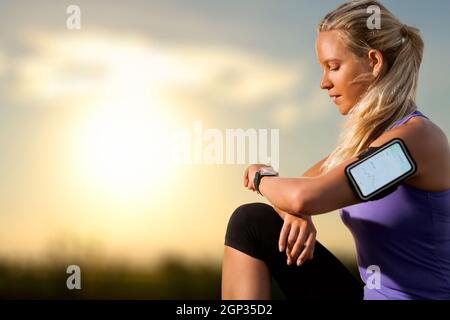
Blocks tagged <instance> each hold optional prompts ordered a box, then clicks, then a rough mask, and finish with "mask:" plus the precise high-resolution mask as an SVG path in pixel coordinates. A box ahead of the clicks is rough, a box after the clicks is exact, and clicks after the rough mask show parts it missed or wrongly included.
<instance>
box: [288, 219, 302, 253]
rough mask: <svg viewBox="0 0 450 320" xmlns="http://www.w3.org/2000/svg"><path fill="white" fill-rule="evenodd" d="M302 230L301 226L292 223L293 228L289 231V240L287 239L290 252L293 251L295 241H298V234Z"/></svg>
mask: <svg viewBox="0 0 450 320" xmlns="http://www.w3.org/2000/svg"><path fill="white" fill-rule="evenodd" d="M299 232H300V227H299V226H297V225H291V230H290V231H289V236H288V241H287V247H288V248H289V252H290V253H292V248H293V247H294V245H295V242H296V241H297V238H298V234H299Z"/></svg>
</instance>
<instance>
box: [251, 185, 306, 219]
mask: <svg viewBox="0 0 450 320" xmlns="http://www.w3.org/2000/svg"><path fill="white" fill-rule="evenodd" d="M308 179H310V178H302V179H300V178H280V177H265V178H263V179H261V182H260V185H259V191H260V192H261V194H262V195H263V196H264V197H265V198H266V199H267V200H268V201H269V202H270V204H271V205H273V206H274V207H277V208H279V209H281V210H282V211H284V212H288V213H290V214H294V215H298V214H299V213H300V212H302V209H303V207H302V201H301V200H302V199H303V197H304V196H305V195H306V194H305V192H303V191H300V188H301V187H302V185H303V184H304V183H305V182H306V181H303V180H308ZM302 189H303V188H302ZM299 195H302V197H300V196H299Z"/></svg>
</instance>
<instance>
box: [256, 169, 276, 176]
mask: <svg viewBox="0 0 450 320" xmlns="http://www.w3.org/2000/svg"><path fill="white" fill-rule="evenodd" d="M259 172H260V173H261V174H262V175H274V176H275V175H278V172H276V171H275V170H274V169H273V168H272V167H262V168H261V169H259Z"/></svg>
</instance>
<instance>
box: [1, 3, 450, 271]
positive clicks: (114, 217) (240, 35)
mask: <svg viewBox="0 0 450 320" xmlns="http://www.w3.org/2000/svg"><path fill="white" fill-rule="evenodd" d="M340 3H342V2H341V1H331V0H326V1H325V0H322V1H299V0H296V1H274V0H272V1H256V0H252V1H234V0H233V1H215V0H208V1H206V0H203V1H200V0H197V1H194V0H191V1H186V0H184V1H127V2H126V3H125V2H124V1H112V0H110V1H100V0H95V1H93V0H90V1H45V0H37V1H20V0H19V1H1V2H0V150H2V153H1V157H0V177H1V179H0V255H2V256H6V257H9V258H13V259H41V258H45V257H46V256H47V255H48V252H50V251H52V250H53V251H57V252H59V253H60V254H74V253H75V254H77V253H80V254H82V253H83V252H85V251H86V250H95V251H96V252H97V253H98V254H102V255H104V256H105V257H112V258H115V259H124V260H125V261H129V262H130V263H134V262H136V263H140V262H149V261H154V260H157V259H158V257H160V256H161V255H162V254H167V253H173V254H175V255H178V256H179V257H180V258H183V259H191V258H192V259H211V260H214V261H220V259H221V256H222V253H223V242H224V234H225V230H226V225H227V222H228V219H229V217H230V215H231V214H232V212H233V211H234V209H235V208H237V207H238V206H239V205H241V204H243V203H249V202H264V199H263V198H261V197H259V196H257V195H256V194H254V193H251V192H249V191H246V190H245V189H244V188H243V186H242V174H243V171H244V169H245V168H246V166H247V165H248V164H249V163H234V164H226V161H222V162H220V161H218V160H217V159H218V158H217V159H216V160H215V161H218V162H219V163H213V164H211V163H210V162H211V161H209V162H208V159H206V158H204V157H201V158H200V159H199V158H198V157H197V158H196V154H197V155H198V153H196V150H197V151H198V150H200V152H201V154H204V152H206V151H205V150H208V147H207V146H208V143H207V141H205V136H202V137H203V138H200V139H198V137H199V136H198V132H200V133H201V134H203V133H205V132H209V134H210V135H209V138H210V139H212V138H213V137H215V138H216V141H219V140H220V141H222V143H223V144H225V145H226V144H227V142H226V139H225V138H226V130H228V129H231V130H233V129H242V130H248V129H252V130H262V131H264V130H266V132H268V133H269V137H270V134H271V133H272V131H271V130H272V129H275V130H278V132H279V159H278V164H279V170H280V174H281V175H282V176H290V177H293V176H299V175H300V174H302V173H303V172H305V171H306V170H307V169H308V168H309V167H311V166H312V165H314V164H315V163H316V162H318V161H319V160H321V159H322V158H324V157H325V156H326V155H327V154H329V153H330V152H331V151H332V150H333V147H334V146H335V145H336V143H337V137H338V134H339V132H340V125H341V124H342V123H343V121H344V120H345V119H344V117H343V116H341V115H340V114H339V112H338V110H337V109H336V107H335V106H334V105H333V103H332V101H331V100H329V98H328V95H327V93H326V92H325V91H324V92H322V91H321V90H320V88H319V81H320V76H321V69H320V67H319V65H318V64H317V58H316V55H315V46H314V41H315V36H316V25H317V23H318V22H319V20H320V19H321V18H322V17H323V16H324V15H325V14H326V13H327V12H329V11H330V10H332V9H334V8H335V7H337V6H338V5H339V4H340ZM382 3H383V4H385V5H386V6H387V7H388V8H389V9H390V10H391V11H392V12H393V13H394V14H395V15H397V16H398V17H399V18H400V19H401V20H402V21H403V22H404V23H406V24H408V25H413V26H416V27H418V28H420V29H421V31H422V35H423V38H424V41H425V46H426V48H425V55H424V61H423V64H422V69H421V75H420V81H419V88H418V98H417V105H418V106H419V110H421V111H422V112H423V113H424V114H425V115H427V116H428V117H429V118H430V119H431V120H432V121H433V122H434V123H435V124H437V125H438V126H439V127H440V128H441V129H442V130H443V131H444V132H445V133H446V134H447V136H448V134H449V133H450V121H449V119H450V110H449V108H448V107H447V102H448V92H450V90H449V89H450V85H449V83H448V81H447V80H448V74H449V64H448V63H447V62H446V59H447V57H448V56H449V55H450V46H449V43H448V35H447V34H446V30H449V29H450V19H448V18H449V16H448V15H449V12H450V2H448V1H446V0H433V1H429V2H424V1H409V0H408V1H406V0H395V1H394V0H392V1H387V0H386V1H382ZM74 4H75V5H78V6H79V8H80V9H81V29H79V30H69V29H68V28H67V27H66V21H67V19H68V17H69V14H67V13H66V9H67V7H68V6H69V5H74ZM258 132H259V131H258ZM173 133H180V135H181V136H182V137H183V139H182V140H176V137H175V136H174V135H173ZM259 137H261V136H259ZM174 139H175V141H178V144H175V145H177V146H178V147H179V148H180V149H181V150H182V151H183V150H184V152H185V153H183V154H184V155H186V156H187V159H188V160H190V162H189V161H188V162H187V163H181V164H180V163H173V158H171V156H170V155H171V154H172V153H171V152H172V151H173V150H172V149H171V148H170V147H169V146H173V145H174ZM202 139H203V140H202ZM261 139H262V138H261ZM269 139H270V138H269ZM210 141H211V140H210ZM183 148H184V149H183ZM177 150H178V149H177ZM178 151H180V150H178ZM206 153H207V152H206ZM210 160H211V159H210ZM219 160H220V159H219ZM314 221H315V224H316V227H317V229H318V239H319V241H321V242H322V243H324V244H325V245H326V246H327V247H328V248H330V250H332V251H333V252H334V253H335V254H337V255H339V256H352V255H353V254H354V245H353V240H352V238H351V234H350V233H349V231H348V230H347V229H346V228H345V226H344V225H343V224H342V222H341V221H340V218H339V216H338V213H337V211H336V212H332V213H329V214H326V215H322V216H319V217H316V218H314Z"/></svg>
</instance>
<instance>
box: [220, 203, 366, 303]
mask: <svg viewBox="0 0 450 320" xmlns="http://www.w3.org/2000/svg"><path fill="white" fill-rule="evenodd" d="M282 226H283V219H281V217H280V216H279V215H278V214H277V212H276V211H275V210H274V209H273V208H272V207H271V206H269V205H267V204H264V203H251V204H245V205H242V206H240V207H239V208H237V209H236V210H235V211H234V212H233V214H232V216H231V218H230V221H229V223H228V227H227V232H226V235H225V245H227V246H230V247H232V248H235V249H237V250H239V251H241V252H244V253H246V254H248V255H250V256H252V257H254V258H257V259H260V260H262V261H264V262H265V263H266V264H267V266H268V268H269V270H270V272H271V275H272V276H273V278H274V279H275V280H276V281H277V283H278V285H279V286H280V288H281V290H282V291H283V293H284V294H285V296H286V298H287V299H312V300H316V299H355V300H362V298H363V283H362V282H361V281H360V280H359V279H356V278H355V277H354V276H353V275H352V274H351V273H350V272H349V271H348V269H347V268H346V267H345V266H344V265H343V264H342V263H341V262H340V260H339V259H337V258H336V257H335V256H334V255H333V254H332V253H331V252H330V251H328V250H327V249H326V248H325V247H324V246H323V245H322V244H320V243H319V242H318V241H316V245H315V250H314V258H313V259H312V260H306V261H305V262H304V263H303V264H302V265H301V266H300V267H298V266H297V265H296V264H292V265H290V266H288V265H287V257H286V253H285V252H280V251H279V250H278V239H279V235H280V231H281V228H282Z"/></svg>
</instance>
